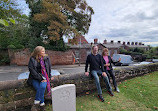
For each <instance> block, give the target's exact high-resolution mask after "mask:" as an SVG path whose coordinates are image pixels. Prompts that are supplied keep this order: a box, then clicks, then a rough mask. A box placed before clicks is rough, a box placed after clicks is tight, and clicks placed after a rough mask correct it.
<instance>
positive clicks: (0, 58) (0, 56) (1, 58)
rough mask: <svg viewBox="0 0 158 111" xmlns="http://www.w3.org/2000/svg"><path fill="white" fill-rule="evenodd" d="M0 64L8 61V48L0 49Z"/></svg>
mask: <svg viewBox="0 0 158 111" xmlns="http://www.w3.org/2000/svg"><path fill="white" fill-rule="evenodd" d="M0 52H1V53H0V65H6V64H9V63H10V60H9V55H8V50H6V49H0Z"/></svg>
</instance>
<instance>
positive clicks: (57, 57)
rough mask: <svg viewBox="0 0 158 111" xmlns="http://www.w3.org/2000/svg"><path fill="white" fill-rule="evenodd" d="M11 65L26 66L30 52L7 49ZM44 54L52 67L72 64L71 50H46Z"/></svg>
mask: <svg viewBox="0 0 158 111" xmlns="http://www.w3.org/2000/svg"><path fill="white" fill-rule="evenodd" d="M8 53H9V58H10V64H11V65H19V66H23V65H28V62H29V59H30V55H31V52H30V51H29V49H18V50H14V49H8ZM46 54H48V56H49V57H50V60H51V64H52V65H71V64H74V54H73V52H72V51H71V50H69V51H65V52H61V51H52V50H46Z"/></svg>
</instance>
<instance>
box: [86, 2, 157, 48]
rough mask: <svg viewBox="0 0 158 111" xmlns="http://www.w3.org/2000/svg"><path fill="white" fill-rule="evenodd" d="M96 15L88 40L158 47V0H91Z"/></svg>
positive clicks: (90, 3)
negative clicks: (135, 43) (96, 39)
mask: <svg viewBox="0 0 158 111" xmlns="http://www.w3.org/2000/svg"><path fill="white" fill-rule="evenodd" d="M87 3H88V4H89V5H90V6H91V7H93V9H94V12H95V14H94V15H93V16H92V23H91V26H90V30H89V33H88V34H87V35H86V39H88V40H89V41H93V39H94V38H98V39H99V41H100V42H101V43H102V42H103V40H104V39H106V40H107V41H111V40H114V41H115V42H117V41H118V40H120V41H125V42H128V41H129V42H137V41H138V42H143V43H145V44H146V45H147V44H150V45H152V46H158V0H87Z"/></svg>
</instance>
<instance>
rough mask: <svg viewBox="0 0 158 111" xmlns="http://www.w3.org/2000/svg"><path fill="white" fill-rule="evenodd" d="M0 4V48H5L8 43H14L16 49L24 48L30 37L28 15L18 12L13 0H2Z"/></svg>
mask: <svg viewBox="0 0 158 111" xmlns="http://www.w3.org/2000/svg"><path fill="white" fill-rule="evenodd" d="M0 4H1V6H0V12H1V15H0V18H2V19H1V20H0V21H1V23H2V24H3V25H1V24H0V48H7V47H8V46H9V45H14V48H17V49H19V48H24V47H25V46H27V44H28V40H29V37H30V34H29V30H28V29H29V19H28V17H27V16H26V15H21V14H20V10H17V9H16V6H17V4H16V2H15V1H12V0H2V1H0ZM15 21H16V22H15ZM5 26H7V27H5ZM9 47H10V46H9Z"/></svg>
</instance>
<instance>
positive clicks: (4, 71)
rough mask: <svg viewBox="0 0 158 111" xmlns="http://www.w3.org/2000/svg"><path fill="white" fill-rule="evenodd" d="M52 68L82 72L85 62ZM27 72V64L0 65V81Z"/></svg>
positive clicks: (14, 78) (72, 72)
mask: <svg viewBox="0 0 158 111" xmlns="http://www.w3.org/2000/svg"><path fill="white" fill-rule="evenodd" d="M116 67H117V68H123V67H126V66H114V67H113V68H116ZM52 69H53V70H58V71H59V72H60V73H61V74H75V73H84V69H85V64H81V65H80V66H79V65H78V64H77V65H55V66H52ZM24 72H28V67H27V66H0V81H6V80H17V78H18V76H19V74H21V73H24Z"/></svg>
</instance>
